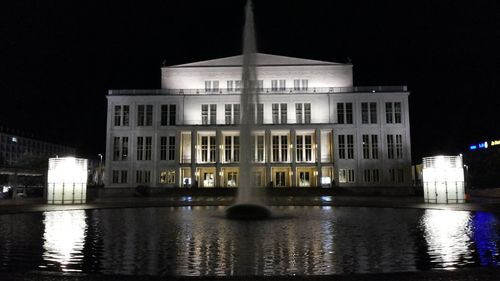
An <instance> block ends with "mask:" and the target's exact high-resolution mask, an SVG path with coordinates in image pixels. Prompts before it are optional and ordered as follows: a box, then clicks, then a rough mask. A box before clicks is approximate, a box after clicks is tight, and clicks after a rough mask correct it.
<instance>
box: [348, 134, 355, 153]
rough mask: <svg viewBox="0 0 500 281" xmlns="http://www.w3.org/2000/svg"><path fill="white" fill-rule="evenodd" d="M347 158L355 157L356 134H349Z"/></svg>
mask: <svg viewBox="0 0 500 281" xmlns="http://www.w3.org/2000/svg"><path fill="white" fill-rule="evenodd" d="M347 159H354V136H353V135H347Z"/></svg>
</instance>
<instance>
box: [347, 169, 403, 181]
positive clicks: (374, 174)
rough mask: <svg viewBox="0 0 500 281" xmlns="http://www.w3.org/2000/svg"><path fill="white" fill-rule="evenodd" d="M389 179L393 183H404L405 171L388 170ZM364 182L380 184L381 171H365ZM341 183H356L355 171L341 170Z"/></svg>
mask: <svg viewBox="0 0 500 281" xmlns="http://www.w3.org/2000/svg"><path fill="white" fill-rule="evenodd" d="M387 174H388V179H389V182H391V183H404V180H405V177H404V169H389V170H387ZM363 181H364V182H366V183H379V182H380V172H379V169H365V170H363ZM339 182H340V183H354V182H356V180H355V177H354V169H339Z"/></svg>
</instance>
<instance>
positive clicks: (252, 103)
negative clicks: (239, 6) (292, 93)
mask: <svg viewBox="0 0 500 281" xmlns="http://www.w3.org/2000/svg"><path fill="white" fill-rule="evenodd" d="M253 23H254V21H253V11H252V1H251V0H248V2H247V4H246V8H245V27H244V30H243V63H242V75H241V80H242V84H243V87H242V91H241V95H240V104H241V110H242V115H241V116H242V118H241V122H240V147H241V149H240V151H241V156H240V182H239V186H238V196H237V198H236V203H235V204H234V205H232V206H231V207H229V208H228V209H227V210H226V216H227V217H228V218H230V219H247V220H248V219H266V218H269V217H271V211H270V210H269V208H267V206H265V205H264V203H263V202H262V199H261V198H259V196H258V195H257V194H255V193H256V190H255V186H256V182H255V178H254V167H253V165H252V159H253V155H252V149H251V145H252V131H253V128H254V127H255V114H256V112H257V110H256V105H257V104H259V88H258V86H257V71H256V63H257V62H256V60H257V57H256V53H257V47H256V45H257V44H256V43H255V29H254V24H253Z"/></svg>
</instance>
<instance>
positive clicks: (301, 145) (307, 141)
mask: <svg viewBox="0 0 500 281" xmlns="http://www.w3.org/2000/svg"><path fill="white" fill-rule="evenodd" d="M296 142H297V147H296V150H295V153H296V157H297V162H312V161H313V158H312V135H297V136H296Z"/></svg>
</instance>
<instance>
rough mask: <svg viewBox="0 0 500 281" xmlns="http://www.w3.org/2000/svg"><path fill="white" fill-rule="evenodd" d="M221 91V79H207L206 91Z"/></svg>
mask: <svg viewBox="0 0 500 281" xmlns="http://www.w3.org/2000/svg"><path fill="white" fill-rule="evenodd" d="M218 91H219V81H218V80H214V81H205V92H218Z"/></svg>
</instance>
